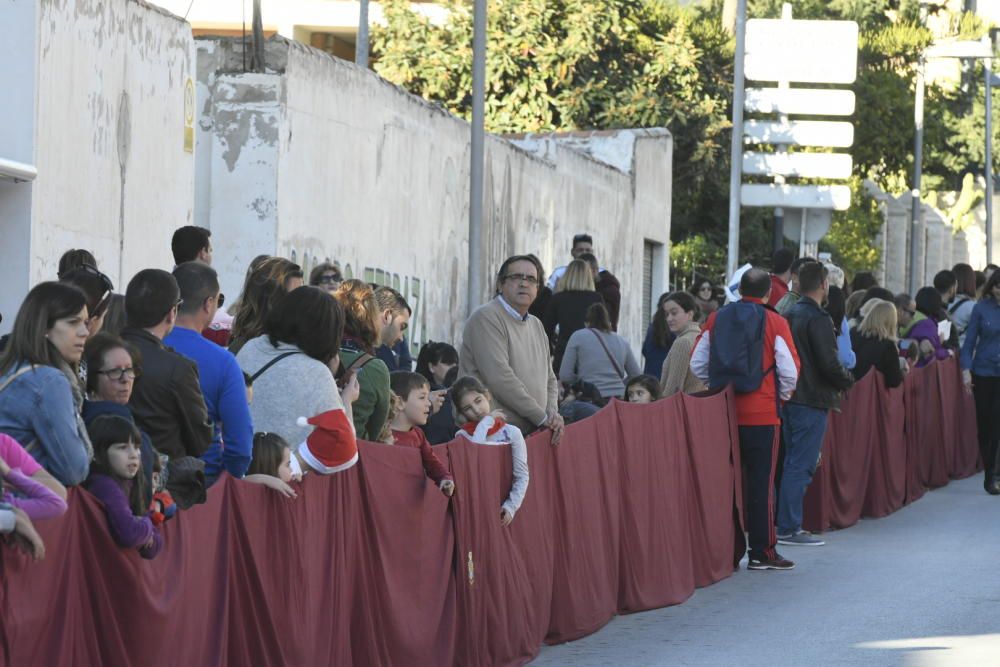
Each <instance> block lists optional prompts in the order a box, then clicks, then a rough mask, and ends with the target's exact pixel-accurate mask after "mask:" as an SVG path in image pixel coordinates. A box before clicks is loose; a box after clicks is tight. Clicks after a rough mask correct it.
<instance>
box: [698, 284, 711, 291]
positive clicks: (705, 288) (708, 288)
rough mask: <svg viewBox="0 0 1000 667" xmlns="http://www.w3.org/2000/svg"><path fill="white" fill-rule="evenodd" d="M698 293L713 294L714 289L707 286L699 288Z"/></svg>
mask: <svg viewBox="0 0 1000 667" xmlns="http://www.w3.org/2000/svg"><path fill="white" fill-rule="evenodd" d="M698 291H699V292H711V291H712V288H711V287H709V286H708V285H705V286H704V287H699V288H698Z"/></svg>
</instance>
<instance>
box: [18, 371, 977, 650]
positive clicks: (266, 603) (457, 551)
mask: <svg viewBox="0 0 1000 667" xmlns="http://www.w3.org/2000/svg"><path fill="white" fill-rule="evenodd" d="M925 383H926V384H925ZM918 406H919V408H918ZM935 406H936V407H935ZM928 410H929V411H935V414H934V415H924V414H918V412H919V411H928ZM911 411H912V413H911ZM970 416H971V417H972V419H971V421H970ZM970 424H971V430H970ZM922 428H928V429H933V433H935V434H936V435H923V436H920V437H917V434H918V433H917V432H918V431H919V429H922ZM914 429H916V431H914ZM901 434H902V435H901ZM911 434H913V436H914V437H910V436H911ZM941 438H943V439H944V440H945V441H947V443H946V444H941V442H940V439H941ZM935 439H936V441H937V448H935ZM360 454H361V461H360V463H359V464H358V465H357V466H355V467H354V468H352V469H350V470H348V471H346V472H343V473H339V474H337V475H333V476H331V477H319V476H315V475H310V476H309V477H308V478H307V479H306V480H305V481H304V482H303V483H302V484H301V485H300V486H299V487H298V490H299V497H298V498H296V499H294V500H289V499H285V498H282V497H280V496H279V495H278V494H276V493H274V492H272V491H270V490H268V489H266V488H264V487H262V486H259V485H253V484H249V483H245V482H239V481H235V480H233V479H231V478H229V477H226V476H224V477H223V478H222V479H221V480H220V481H219V482H218V483H217V484H216V485H215V486H214V487H212V489H211V490H210V491H209V494H208V501H207V502H206V503H205V504H203V505H199V506H196V507H194V508H192V509H191V510H188V511H185V512H181V513H180V515H179V516H178V517H177V518H175V519H174V520H172V521H171V522H169V523H168V524H167V525H166V526H165V528H164V542H165V545H164V549H163V551H162V552H161V554H160V555H159V557H158V558H157V559H156V560H153V561H143V560H142V559H140V558H139V556H138V554H137V553H135V552H134V551H127V550H122V549H118V548H117V547H116V546H115V545H114V544H113V542H112V541H111V538H110V536H109V534H108V531H107V525H106V521H105V518H104V515H103V509H102V508H101V506H100V503H99V502H98V501H96V500H95V499H94V498H93V497H92V496H90V495H89V494H87V493H86V492H85V491H81V490H79V489H72V490H71V492H70V498H69V506H70V509H69V512H68V513H67V514H66V515H65V516H64V517H61V518H60V519H53V520H49V521H41V522H39V523H38V528H39V531H40V532H41V534H42V536H43V538H44V539H45V542H46V546H47V554H48V555H47V557H46V559H45V560H44V561H42V562H40V563H33V562H30V561H29V560H28V559H27V557H26V556H24V555H23V554H20V553H19V552H16V551H14V550H12V549H11V548H9V547H3V548H0V573H2V577H0V656H2V664H5V665H18V666H20V665H36V664H38V665H47V666H48V665H112V664H113V665H116V666H118V665H123V666H127V665H143V666H146V665H153V666H156V665H173V664H185V665H226V664H234V665H235V664H253V665H301V664H338V665H341V664H344V665H346V664H365V665H396V664H406V665H448V664H458V665H469V664H474V665H518V664H523V663H525V662H527V661H529V660H530V659H531V658H532V657H533V656H534V655H536V654H537V652H538V648H539V646H540V645H541V643H542V642H549V643H554V642H562V641H568V640H571V639H575V638H578V637H582V636H584V635H586V634H588V633H591V632H594V631H595V630H597V629H598V628H600V627H601V626H602V625H603V624H605V623H606V622H607V621H608V620H609V619H610V618H612V617H613V616H614V614H616V613H626V612H634V611H639V610H643V609H649V608H653V607H659V606H663V605H669V604H677V603H679V602H682V601H683V600H685V599H686V598H687V597H688V596H690V595H691V593H692V592H693V591H694V589H695V588H696V587H698V586H705V585H709V584H711V583H713V582H715V581H719V580H720V579H723V578H725V577H727V576H729V575H730V574H731V573H732V572H733V566H734V563H735V562H736V561H738V560H739V557H740V556H741V555H742V553H743V547H744V541H743V528H742V518H741V513H742V507H741V505H742V500H741V499H742V488H741V476H740V474H738V471H739V465H740V463H739V446H738V440H737V426H736V422H735V409H734V406H733V403H732V394H731V393H729V392H728V391H726V392H721V393H716V394H710V395H704V396H696V397H692V396H674V397H671V398H669V399H666V400H663V401H660V402H658V403H655V404H653V405H632V404H625V403H621V402H614V403H612V404H611V405H610V406H608V407H606V408H605V409H603V410H602V411H601V412H600V413H598V414H597V415H595V416H594V417H592V418H591V419H588V420H585V421H583V422H580V423H577V424H573V425H571V426H570V427H568V428H567V431H566V434H565V436H564V438H563V442H562V443H561V444H559V445H558V446H556V447H552V446H551V445H550V444H549V436H548V435H547V434H539V435H535V436H532V437H530V438H529V439H528V459H529V465H530V469H531V482H530V485H529V487H528V492H527V495H526V497H525V500H524V504H523V505H522V506H521V509H520V510H519V511H518V513H517V516H516V518H515V520H514V523H513V524H512V525H511V526H509V527H506V528H505V527H502V526H501V525H500V504H501V502H502V501H503V500H504V498H505V497H506V495H507V493H508V491H509V488H510V480H511V458H510V451H509V449H508V448H507V447H496V446H487V445H476V444H473V443H470V442H468V441H466V440H464V439H461V440H458V441H455V442H452V443H449V444H448V445H442V446H441V447H440V448H439V449H438V455H439V457H440V458H441V459H442V461H445V460H447V462H448V465H449V468H450V469H451V471H452V473H453V474H454V476H455V482H456V487H457V490H456V495H455V497H454V498H453V499H452V500H451V501H450V502H449V501H448V499H446V498H445V497H444V496H443V495H442V494H441V493H440V491H438V489H437V488H436V487H435V486H434V484H433V483H431V482H430V481H429V480H428V479H427V478H426V476H425V474H424V471H423V466H422V463H421V460H420V453H419V452H418V451H416V450H413V449H409V448H405V447H390V446H386V445H380V444H373V443H361V444H360ZM823 458H824V462H823V466H822V467H821V469H820V472H819V473H818V474H817V478H816V481H815V483H814V484H813V487H812V488H811V490H810V494H812V495H811V496H810V497H809V498H808V502H807V508H806V509H807V525H808V526H809V527H811V528H813V529H817V528H820V527H822V528H826V527H831V526H837V527H839V526H845V525H850V524H851V523H853V522H854V521H856V520H857V518H858V516H861V515H871V516H880V515H884V514H887V513H889V512H892V511H894V510H895V509H898V508H899V507H900V506H902V504H903V503H904V502H910V501H911V500H912V498H913V497H914V496H913V495H912V494H913V493H914V490H913V489H911V488H910V487H911V485H912V484H919V485H920V491H921V492H922V490H923V488H924V487H923V485H924V484H925V483H935V482H937V481H939V480H941V479H942V476H943V477H944V479H945V480H946V479H947V478H948V477H957V476H963V475H967V474H971V472H973V471H974V470H975V469H976V467H977V449H976V441H975V421H974V409H973V408H971V398H970V397H969V396H968V394H967V393H965V392H964V390H963V389H962V388H961V378H960V377H959V374H958V370H957V367H956V366H955V364H954V362H944V363H940V364H933V365H932V366H931V368H929V369H925V370H923V371H921V372H918V373H915V374H913V375H911V377H909V378H908V379H907V385H906V386H905V387H902V388H899V389H896V390H893V391H886V390H885V389H884V387H883V386H882V383H881V378H880V377H878V376H875V375H873V376H871V377H868V378H865V379H864V380H863V381H862V382H860V383H858V385H857V387H855V389H853V390H852V391H851V393H850V394H849V396H848V397H847V399H846V400H845V404H844V412H843V413H842V414H839V415H834V416H833V417H832V419H831V428H830V433H829V435H828V438H827V440H826V442H825V443H824V449H823ZM942 466H944V472H943V473H942V471H941V467H942ZM813 496H815V497H813Z"/></svg>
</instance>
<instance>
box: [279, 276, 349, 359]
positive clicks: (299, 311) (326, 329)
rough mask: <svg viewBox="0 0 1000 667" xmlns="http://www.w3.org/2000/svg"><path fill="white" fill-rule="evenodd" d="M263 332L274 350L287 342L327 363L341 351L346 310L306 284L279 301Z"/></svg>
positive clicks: (331, 298) (328, 294) (323, 292)
mask: <svg viewBox="0 0 1000 667" xmlns="http://www.w3.org/2000/svg"><path fill="white" fill-rule="evenodd" d="M264 329H265V332H266V333H267V336H268V339H269V340H270V341H271V345H273V346H274V347H277V346H278V343H279V342H280V343H288V344H290V345H294V346H296V347H297V348H299V349H300V350H302V351H303V352H305V353H306V354H307V355H309V356H310V357H312V358H313V359H316V360H317V361H322V362H323V363H324V364H327V363H330V360H331V359H333V357H334V355H336V354H337V351H338V350H339V349H340V339H341V338H342V337H343V335H344V311H343V309H342V308H341V307H340V304H339V303H337V300H336V299H334V298H333V295H331V294H330V293H329V292H327V291H325V290H322V289H320V288H318V287H312V286H311V285H303V286H302V287H299V288H296V289H294V290H292V291H291V292H289V294H288V296H286V297H285V298H284V299H282V300H281V301H279V302H278V305H277V307H276V308H275V309H274V310H272V311H271V313H270V315H268V318H267V322H266V324H265V327H264Z"/></svg>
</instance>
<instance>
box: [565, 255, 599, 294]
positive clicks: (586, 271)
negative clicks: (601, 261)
mask: <svg viewBox="0 0 1000 667" xmlns="http://www.w3.org/2000/svg"><path fill="white" fill-rule="evenodd" d="M571 290H582V291H585V292H593V291H594V273H593V271H591V270H590V264H588V263H587V262H585V261H583V260H582V259H574V260H573V261H572V262H570V263H569V266H567V267H566V273H564V274H563V275H562V277H561V278H560V279H559V284H557V285H556V292H569V291H571Z"/></svg>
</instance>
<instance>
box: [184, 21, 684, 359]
mask: <svg viewBox="0 0 1000 667" xmlns="http://www.w3.org/2000/svg"><path fill="white" fill-rule="evenodd" d="M198 44H199V47H198V48H199V84H200V85H199V95H200V96H202V95H203V96H204V99H202V98H201V97H199V108H200V109H202V110H203V114H204V115H203V116H202V118H201V121H202V122H201V129H202V131H201V132H200V133H199V167H198V169H199V174H202V173H208V174H210V178H211V183H210V186H206V185H204V184H203V183H202V182H201V179H200V178H199V196H198V199H197V202H198V203H197V210H196V213H195V217H196V219H197V220H199V221H200V222H204V223H206V224H207V225H208V226H210V227H211V229H212V232H213V239H215V242H216V248H217V249H220V250H217V253H216V257H218V258H220V260H221V259H223V258H224V257H225V258H228V259H225V260H224V263H223V262H222V261H220V263H219V265H218V268H219V270H220V274H221V277H222V280H223V288H224V291H226V292H227V293H230V292H231V293H232V294H233V296H235V294H236V293H237V292H238V290H239V287H240V285H241V282H242V278H243V272H244V269H245V267H246V266H247V264H248V263H249V261H250V260H251V259H252V258H253V256H255V255H256V254H259V253H261V252H276V253H278V254H280V255H283V256H286V257H289V258H294V259H295V261H297V262H298V263H300V264H301V265H303V267H304V268H305V269H307V270H308V269H309V268H311V267H312V266H314V265H315V264H316V263H317V262H319V261H323V260H326V259H336V260H338V261H339V262H340V263H341V265H342V266H343V267H344V269H345V272H346V273H348V274H349V275H353V276H354V277H358V278H362V279H365V280H368V281H373V282H379V283H383V284H392V285H393V286H395V287H397V288H398V289H400V290H401V291H402V292H403V293H404V295H405V296H406V297H407V298H408V299H409V300H410V301H411V305H413V306H414V308H415V317H414V320H413V323H412V325H411V327H412V330H413V331H412V337H413V342H414V343H417V342H421V341H426V340H429V339H435V340H450V341H457V340H458V339H459V338H460V333H461V328H462V323H463V320H464V316H465V313H466V307H467V303H466V287H465V285H466V282H467V280H466V277H467V270H468V269H467V257H468V204H467V202H468V188H469V185H468V183H469V166H468V160H469V127H468V124H466V123H465V122H463V121H461V120H459V119H457V118H455V117H453V116H450V115H448V114H447V113H445V112H443V111H442V110H441V109H439V108H438V107H436V106H433V105H431V104H428V103H427V102H425V101H424V100H422V99H420V98H417V97H414V96H412V95H409V94H407V93H405V92H404V91H402V90H400V89H399V88H397V87H395V86H392V85H390V84H388V83H386V82H385V81H383V80H381V79H379V78H378V77H377V76H376V75H375V74H373V73H371V72H368V71H366V70H362V69H360V68H357V67H355V66H354V65H352V64H350V63H346V62H343V61H340V60H336V59H334V58H332V57H330V56H327V55H326V54H324V53H322V52H319V51H316V50H314V49H311V48H308V47H304V46H301V45H299V44H296V43H289V42H287V41H285V40H282V39H280V38H279V39H276V40H273V41H272V42H271V43H270V45H269V52H268V53H269V55H268V63H267V64H268V70H269V72H270V71H271V70H274V73H268V74H263V75H261V74H257V75H250V74H242V73H234V72H233V70H234V69H238V68H237V67H236V65H237V63H238V62H239V60H240V54H239V50H238V49H239V47H238V45H234V44H233V43H232V42H230V41H227V40H198ZM202 61H204V62H205V63H208V62H211V66H203V65H202ZM203 143H204V144H205V146H204V147H203ZM516 143H517V145H515V143H512V142H510V141H507V140H504V139H502V138H499V137H489V138H488V139H487V145H486V160H487V165H486V194H485V202H484V209H485V214H484V217H485V220H484V233H483V243H484V256H485V266H484V269H483V284H484V286H486V287H488V288H491V287H492V285H493V275H494V272H495V271H496V269H497V268H498V267H499V264H500V262H501V261H502V259H503V258H504V257H506V256H508V255H510V254H513V253H524V252H532V253H535V254H537V255H538V256H539V257H540V258H541V260H542V262H543V264H545V266H546V267H547V268H548V269H549V270H551V268H552V267H554V266H555V265H557V264H563V263H565V262H566V261H567V260H568V258H569V246H570V241H571V239H572V236H573V235H574V234H576V233H579V232H590V233H591V234H593V235H594V237H595V244H596V252H597V253H598V258H599V260H600V261H601V263H602V264H603V265H605V266H606V267H607V268H609V269H610V270H612V271H613V272H614V273H615V274H616V275H617V276H618V277H619V279H620V280H621V282H622V285H623V293H624V298H623V304H622V305H623V308H622V317H621V327H620V328H621V330H622V333H623V334H625V335H627V336H628V337H629V338H630V339H631V340H632V342H633V343H634V344H635V345H636V347H638V345H639V343H640V342H641V337H642V335H643V333H644V331H645V323H646V319H647V317H648V314H647V313H644V312H642V310H643V309H642V298H641V297H642V286H641V281H642V252H643V242H644V239H648V240H649V241H652V242H655V243H657V244H660V245H659V247H658V250H657V252H656V253H654V258H655V260H656V261H655V262H654V274H655V279H654V289H656V290H662V289H663V288H664V286H665V285H666V277H667V276H666V272H667V261H666V248H667V244H668V240H669V234H670V173H671V172H670V164H671V158H672V141H671V138H670V135H669V133H667V132H666V131H665V130H641V131H629V130H625V131H621V132H613V133H595V134H593V135H570V136H549V137H521V138H519V139H518V141H517V142H516ZM206 187H208V189H209V191H208V192H206V191H204V188H206ZM658 294H659V292H658V291H657V293H656V295H654V296H653V299H654V300H655V298H656V296H658ZM489 297H490V292H489V291H487V290H484V293H483V294H482V295H481V297H480V301H485V300H486V299H488V298H489Z"/></svg>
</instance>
